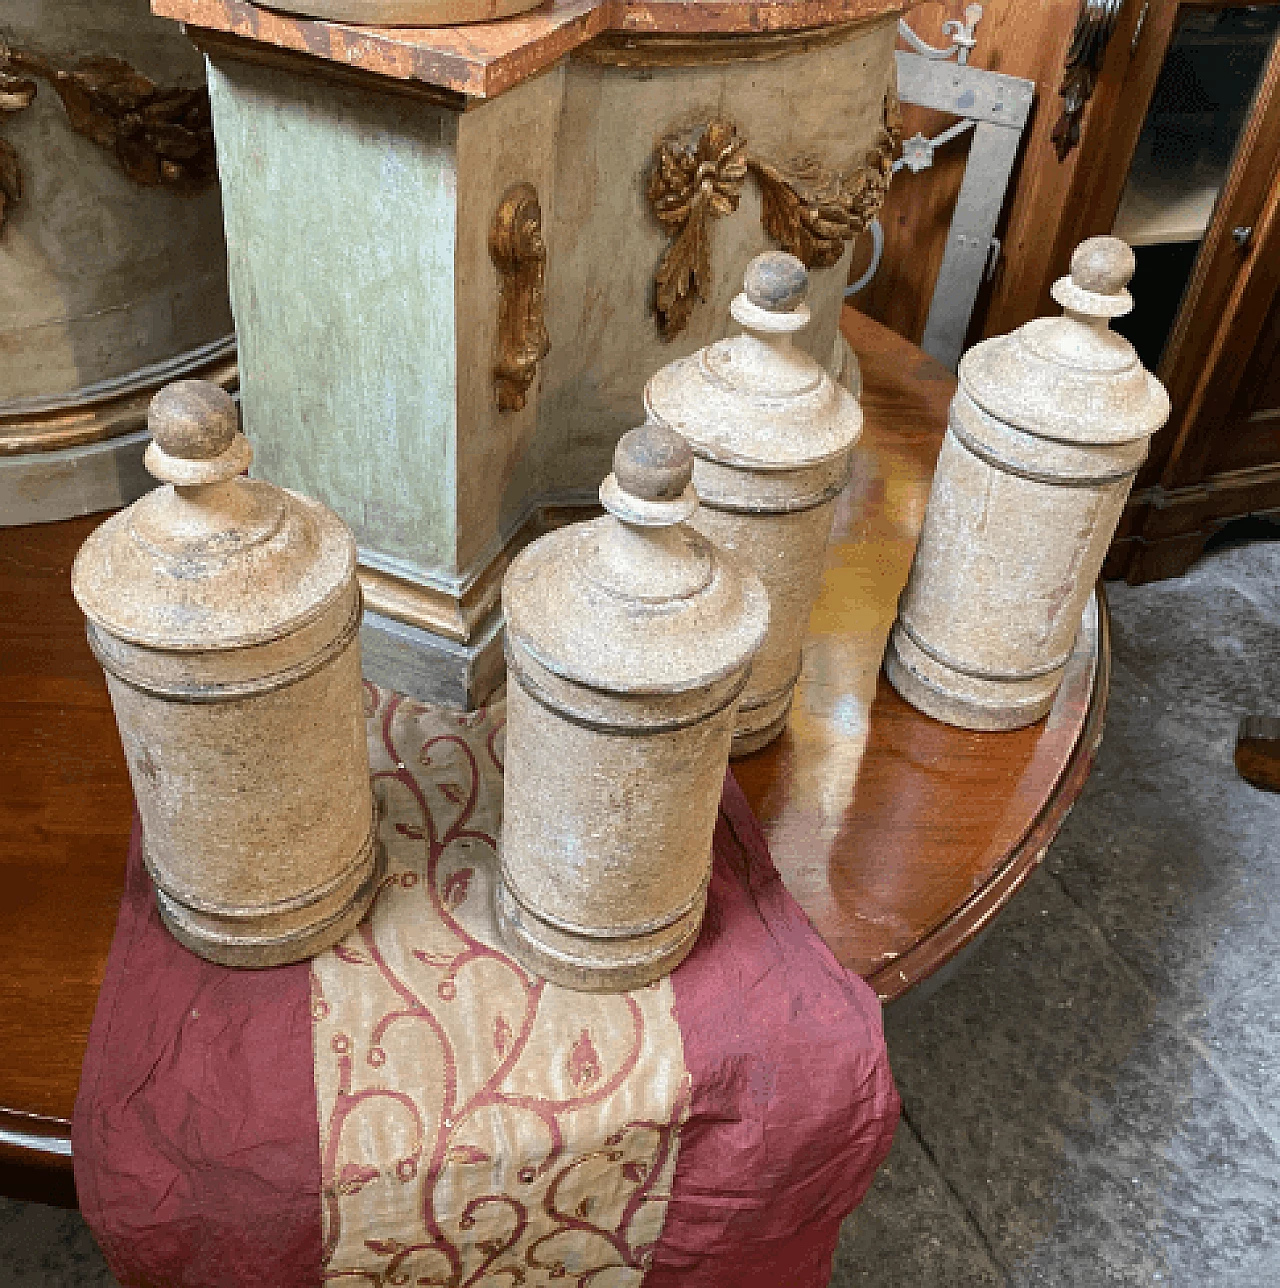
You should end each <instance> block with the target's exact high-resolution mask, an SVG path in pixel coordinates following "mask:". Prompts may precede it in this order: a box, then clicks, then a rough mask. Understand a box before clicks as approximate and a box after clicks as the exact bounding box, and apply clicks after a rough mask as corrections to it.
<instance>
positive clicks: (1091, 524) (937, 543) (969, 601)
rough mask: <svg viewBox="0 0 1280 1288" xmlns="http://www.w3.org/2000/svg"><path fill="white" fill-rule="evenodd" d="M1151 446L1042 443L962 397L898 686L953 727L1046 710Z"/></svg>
mask: <svg viewBox="0 0 1280 1288" xmlns="http://www.w3.org/2000/svg"><path fill="white" fill-rule="evenodd" d="M1147 441H1148V440H1147V438H1146V436H1145V435H1144V436H1143V437H1141V438H1139V439H1135V440H1131V441H1128V442H1120V443H1110V444H1089V443H1065V442H1059V441H1054V440H1050V439H1045V438H1040V437H1038V436H1036V435H1034V434H1030V433H1027V432H1025V431H1023V430H1019V429H1016V428H1014V427H1013V426H1012V425H1008V424H1006V423H1004V422H1003V421H1000V420H998V419H996V418H995V417H993V416H990V415H988V414H987V413H986V412H984V411H983V410H982V409H981V408H980V407H979V406H978V405H977V404H976V403H975V402H974V401H973V400H972V398H970V397H969V395H968V394H967V393H966V392H965V390H964V388H963V387H962V388H961V389H960V391H959V392H958V393H957V394H956V397H955V400H954V401H953V403H952V407H951V417H950V424H949V426H948V429H947V435H946V439H945V441H944V443H943V447H942V452H941V454H940V455H939V457H938V465H937V469H936V472H935V474H934V479H933V490H932V492H931V494H930V497H929V505H928V509H927V511H926V515H925V522H924V527H923V530H922V531H921V534H920V542H919V545H918V546H917V547H916V554H915V559H914V562H913V563H912V567H911V574H910V577H909V579H908V581H907V587H906V589H905V591H904V592H903V595H902V599H901V601H900V604H899V609H898V619H897V621H896V622H895V623H894V626H893V630H892V632H891V634H890V637H889V645H888V649H887V652H886V655H885V671H886V674H887V675H888V677H889V680H890V681H891V683H892V684H893V686H894V688H896V689H897V690H898V692H899V693H901V694H902V695H903V697H905V698H906V699H907V700H908V701H909V702H911V704H912V705H913V706H915V707H917V708H918V709H919V710H921V711H924V712H925V713H926V714H928V715H931V716H933V717H935V718H936V719H939V720H943V721H946V722H947V723H948V724H953V725H959V726H961V727H962V728H968V729H981V730H998V729H1017V728H1021V727H1022V726H1024V725H1028V724H1032V723H1034V722H1035V721H1036V720H1038V719H1040V718H1041V717H1042V716H1043V715H1045V714H1046V713H1047V712H1048V710H1049V708H1050V707H1051V706H1052V704H1053V699H1054V695H1055V694H1056V693H1057V690H1058V686H1059V684H1060V683H1061V681H1062V676H1063V673H1064V670H1065V667H1066V663H1067V660H1068V658H1069V657H1070V654H1071V650H1072V648H1073V646H1074V644H1075V639H1076V634H1077V632H1078V630H1079V627H1080V620H1081V615H1082V613H1083V611H1084V606H1085V604H1086V602H1087V601H1088V598H1089V595H1090V592H1091V591H1092V589H1093V586H1094V583H1095V582H1096V581H1097V578H1098V574H1099V572H1100V571H1101V569H1102V561H1103V559H1104V557H1105V555H1106V551H1107V547H1108V545H1109V544H1110V541H1111V536H1112V534H1113V532H1114V531H1115V527H1116V524H1117V522H1118V521H1119V518H1120V513H1121V510H1122V509H1123V508H1124V503H1125V499H1126V498H1127V496H1128V494H1129V489H1130V487H1131V485H1132V482H1133V476H1134V474H1135V473H1136V472H1137V469H1138V466H1139V465H1140V464H1141V463H1142V460H1143V458H1144V457H1145V456H1146V451H1147Z"/></svg>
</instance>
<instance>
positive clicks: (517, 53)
mask: <svg viewBox="0 0 1280 1288" xmlns="http://www.w3.org/2000/svg"><path fill="white" fill-rule="evenodd" d="M909 7H910V0H549V3H547V4H544V5H542V6H541V7H540V8H538V9H534V10H531V11H530V12H528V13H524V14H520V15H517V16H515V17H512V18H504V19H501V20H499V21H496V22H483V23H471V24H468V25H466V26H459V27H429V28H425V27H424V28H412V27H359V26H355V25H353V24H350V23H339V22H323V21H319V20H315V19H309V18H295V17H290V16H289V15H287V14H281V13H274V12H272V11H271V10H269V9H264V8H260V7H259V6H258V5H256V4H252V3H250V2H249V0H151V9H152V12H153V13H155V14H157V15H158V16H159V17H162V18H174V19H176V20H177V21H179V22H182V23H185V24H187V26H189V27H193V28H201V29H204V30H206V31H212V32H219V33H223V34H224V35H227V36H231V37H235V38H239V39H243V40H245V41H252V42H255V43H257V44H260V45H268V46H275V47H276V48H279V49H286V50H294V51H297V52H299V53H304V54H310V55H312V56H314V57H316V58H321V59H324V60H325V61H327V62H332V63H338V64H341V65H343V66H347V67H354V68H359V69H361V70H363V71H368V72H373V73H375V74H376V75H380V76H387V77H390V78H392V79H395V80H404V81H418V82H422V83H424V84H426V85H430V86H434V87H436V88H438V89H443V90H448V91H453V92H455V93H459V94H464V95H466V96H468V97H472V98H493V97H495V96H496V95H498V94H501V93H503V92H504V91H505V90H508V89H510V88H511V87H512V86H514V85H517V84H519V83H520V82H521V81H523V80H526V79H528V78H529V77H530V76H534V75H536V74H537V73H538V72H540V71H542V70H544V69H545V68H547V67H549V66H550V65H551V64H552V63H554V62H555V61H557V60H558V59H560V58H562V57H563V56H564V55H565V54H568V53H571V52H572V51H573V50H574V49H577V48H578V47H579V46H581V45H584V44H586V43H587V42H589V41H591V40H594V39H595V38H597V37H600V36H608V35H610V34H611V33H612V34H614V35H618V36H627V37H634V38H635V39H637V40H642V39H644V38H646V37H695V38H696V37H702V36H712V37H725V36H741V37H744V38H745V39H744V42H743V43H744V49H743V55H744V56H748V57H749V56H750V54H749V50H748V49H747V48H746V46H748V45H749V43H750V38H751V37H767V36H774V37H777V36H778V35H781V34H785V33H791V32H795V33H806V32H808V33H810V34H817V33H818V32H820V31H821V30H822V29H824V28H832V27H841V26H846V25H848V24H851V23H857V22H863V21H867V20H869V19H872V18H879V17H884V16H885V15H891V14H898V13H902V12H903V11H905V10H906V9H907V8H909ZM719 56H720V57H723V53H722V52H721V53H720V54H719Z"/></svg>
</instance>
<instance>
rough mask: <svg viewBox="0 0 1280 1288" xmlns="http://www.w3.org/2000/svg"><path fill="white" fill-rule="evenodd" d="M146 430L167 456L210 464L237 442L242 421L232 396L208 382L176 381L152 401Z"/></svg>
mask: <svg viewBox="0 0 1280 1288" xmlns="http://www.w3.org/2000/svg"><path fill="white" fill-rule="evenodd" d="M147 428H148V429H149V430H150V431H151V436H152V438H154V439H155V441H156V443H157V444H158V445H159V447H160V450H161V451H162V452H164V454H165V455H166V456H171V457H176V458H177V459H179V460H183V461H207V460H210V459H211V458H213V457H215V456H221V455H222V453H223V452H225V451H226V450H227V449H228V448H229V447H230V446H231V445H232V443H234V442H235V437H236V432H237V431H238V430H239V428H240V417H239V415H238V414H237V412H236V404H235V401H234V400H233V399H232V397H231V395H230V394H229V393H227V391H226V390H225V389H223V388H222V387H221V386H219V385H215V384H211V383H210V382H209V381H207V380H177V381H174V383H173V384H171V385H166V386H165V387H164V388H163V389H161V390H160V392H159V393H158V394H156V396H155V397H154V398H153V399H152V400H151V406H150V408H149V409H148V411H147Z"/></svg>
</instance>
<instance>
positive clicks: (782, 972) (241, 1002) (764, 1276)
mask: <svg viewBox="0 0 1280 1288" xmlns="http://www.w3.org/2000/svg"><path fill="white" fill-rule="evenodd" d="M672 985H673V989H674V993H675V1001H676V1016H677V1020H678V1022H679V1025H680V1031H681V1037H682V1040H683V1043H684V1055H685V1062H686V1065H687V1067H688V1070H689V1073H690V1075H691V1077H692V1106H691V1110H690V1113H689V1117H688V1120H687V1122H686V1123H685V1124H684V1126H683V1127H682V1128H681V1130H680V1141H679V1153H678V1161H677V1166H676V1173H675V1181H674V1185H673V1190H672V1195H671V1201H670V1204H669V1206H668V1209H667V1217H666V1223H665V1226H664V1229H663V1233H662V1236H661V1239H660V1240H659V1243H658V1246H657V1248H656V1249H655V1253H654V1257H653V1262H652V1265H651V1268H650V1269H649V1271H648V1272H647V1274H645V1276H644V1285H645V1288H825V1285H826V1284H827V1281H828V1279H829V1277H830V1272H831V1258H832V1254H833V1251H834V1248H835V1241H836V1237H837V1235H838V1232H839V1227H840V1222H841V1220H842V1219H843V1218H844V1217H845V1216H846V1215H847V1214H848V1213H849V1212H850V1211H852V1209H853V1208H854V1207H855V1206H856V1205H857V1203H858V1202H859V1201H860V1200H861V1199H862V1196H863V1195H864V1194H865V1192H866V1189H867V1187H868V1186H869V1185H870V1183H871V1179H872V1177H873V1176H874V1174H875V1171H876V1168H877V1167H878V1166H879V1165H880V1163H881V1162H882V1161H883V1159H884V1157H885V1155H886V1154H887V1153H888V1150H889V1146H890V1144H891V1142H892V1139H893V1132H894V1128H895V1126H896V1123H897V1119H898V1113H899V1103H898V1097H897V1093H896V1091H895V1090H894V1087H893V1081H892V1077H891V1075H890V1072H889V1066H888V1057H887V1054H886V1052H885V1048H884V1042H883V1037H882V1033H881V1026H880V1010H879V1005H878V1003H877V1001H876V999H875V997H874V995H873V994H872V992H871V990H870V989H869V988H868V987H867V985H866V984H865V983H864V982H863V981H862V980H861V979H858V978H857V977H855V976H853V975H851V974H849V973H848V972H846V971H844V970H843V969H841V967H840V966H839V965H838V963H837V962H836V961H835V959H834V958H833V957H832V955H831V953H830V951H829V950H828V949H827V947H826V946H825V944H823V942H822V941H821V940H820V939H819V938H818V936H817V934H816V933H815V932H814V930H813V929H812V927H811V926H810V925H809V923H808V921H807V919H806V918H805V916H804V914H803V913H802V912H801V911H800V909H799V907H798V906H797V905H796V904H795V902H794V901H793V900H792V899H791V897H790V896H789V895H788V894H787V893H786V891H785V889H784V888H783V886H782V882H781V880H780V879H779V877H778V874H777V871H776V870H775V869H774V867H773V863H772V861H771V859H770V857H769V853H768V847H767V845H766V843H765V840H764V837H763V835H762V833H761V831H760V828H759V825H758V824H757V823H756V820H755V819H754V817H753V816H752V814H751V811H750V809H749V807H748V806H747V804H746V801H745V799H744V797H743V796H742V793H741V791H740V790H739V788H738V786H737V784H736V782H734V781H733V778H732V776H730V777H729V778H728V779H727V780H726V785H725V795H724V799H723V801H722V804H721V816H720V820H719V823H718V825H717V828H716V835H715V865H714V870H713V876H712V883H711V890H710V897H709V901H708V912H707V920H706V923H705V925H704V928H703V932H702V936H701V938H700V939H699V942H698V946H697V947H696V949H695V950H694V952H693V954H692V955H691V956H690V957H689V959H688V960H687V961H686V962H685V963H684V965H682V966H681V967H680V969H679V970H677V971H676V973H675V974H674V976H673V977H672ZM310 1000H311V999H310V988H309V970H308V967H307V965H306V964H305V963H303V964H301V965H297V966H289V967H282V968H278V969H275V970H269V971H232V970H227V969H225V968H223V967H219V966H214V965H211V964H210V963H207V962H204V961H202V960H200V959H199V958H197V957H195V956H193V955H192V954H191V953H189V952H187V951H186V950H185V949H184V948H182V947H181V946H180V945H179V944H178V943H177V942H176V941H175V940H173V939H172V938H171V937H170V936H169V935H168V933H167V932H166V931H165V930H164V928H163V926H162V925H161V923H160V920H159V916H158V914H157V912H156V908H155V899H154V895H153V893H152V890H151V885H150V882H149V880H148V878H147V876H146V872H145V870H144V869H143V866H142V862H141V856H140V848H139V838H138V836H137V835H136V833H135V836H134V842H133V845H132V847H131V850H130V855H129V870H128V877H127V882H126V888H125V894H124V899H123V902H122V905H121V911H120V918H119V922H118V924H117V927H116V934H115V939H114V941H113V943H112V947H111V953H110V956H109V958H108V962H107V970H106V976H105V978H104V981H103V986H102V991H101V994H100V997H99V1001H98V1010H97V1013H96V1015H95V1017H94V1022H93V1029H92V1032H91V1034H90V1040H89V1047H88V1050H87V1052H86V1056H85V1063H84V1067H83V1070H82V1074H81V1084H80V1094H79V1098H78V1100H77V1103H76V1111H75V1121H74V1124H73V1130H72V1146H73V1150H74V1156H75V1174H76V1186H77V1190H78V1193H79V1197H80V1205H81V1209H82V1210H83V1212H84V1215H85V1218H86V1220H87V1221H88V1222H89V1225H90V1227H91V1228H92V1230H93V1232H94V1234H95V1236H96V1237H97V1239H98V1241H99V1244H100V1245H101V1246H102V1249H103V1251H104V1253H105V1255H106V1257H107V1261H108V1263H109V1264H110V1266H111V1269H112V1272H113V1273H114V1274H115V1276H116V1278H117V1279H118V1280H119V1281H120V1283H121V1284H122V1285H124V1286H125V1288H160V1286H161V1285H163V1286H164V1288H174V1286H178V1288H206V1286H208V1288H214V1286H215V1285H216V1288H240V1286H241V1285H243V1286H244V1288H250V1286H252V1288H258V1286H259V1285H263V1284H270V1285H272V1288H315V1286H316V1285H319V1284H320V1282H321V1276H322V1269H321V1265H322V1250H321V1225H320V1219H321V1213H320V1202H321V1199H320V1159H319V1147H318V1140H319V1134H318V1127H317V1121H316V1096H315V1087H314V1078H313V1058H312V1049H311V1034H312V1028H311V1020H310Z"/></svg>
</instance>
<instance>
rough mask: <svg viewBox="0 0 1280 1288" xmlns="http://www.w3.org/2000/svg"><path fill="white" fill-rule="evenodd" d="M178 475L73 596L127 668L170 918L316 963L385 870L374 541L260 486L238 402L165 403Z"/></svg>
mask: <svg viewBox="0 0 1280 1288" xmlns="http://www.w3.org/2000/svg"><path fill="white" fill-rule="evenodd" d="M148 423H149V426H150V429H151V432H152V435H153V442H152V443H151V444H150V446H149V447H148V448H147V453H146V457H145V461H146V465H147V468H148V469H149V470H150V471H151V473H152V474H154V475H155V476H156V478H158V479H161V480H162V481H164V482H165V483H166V484H167V486H164V487H161V488H158V489H157V490H156V491H154V492H151V493H149V494H148V495H147V496H145V497H143V498H142V500H140V501H138V502H137V503H136V504H134V505H133V506H131V507H130V508H129V509H127V510H124V511H122V512H121V513H119V514H117V515H114V516H113V517H112V518H110V519H108V520H107V521H106V522H105V523H104V524H103V525H102V526H101V527H100V528H98V529H97V530H96V531H95V532H94V533H93V535H92V536H91V537H90V538H89V539H88V541H86V542H85V543H84V545H83V546H82V547H81V549H80V552H79V554H78V555H77V556H76V561H75V565H74V567H73V568H72V572H71V579H72V589H73V590H74V592H75V597H76V601H77V602H78V603H79V605H80V607H81V609H82V610H83V612H84V614H85V616H86V617H87V618H88V635H89V644H90V646H91V647H92V649H93V651H94V653H95V655H96V656H97V658H98V661H99V662H101V663H102V667H103V669H104V670H105V671H106V675H107V687H108V689H109V690H110V693H111V702H112V706H113V707H114V708H115V714H116V722H117V724H118V725H119V727H120V738H121V741H122V742H123V744H124V751H125V756H126V758H127V760H128V764H129V773H130V776H131V778H132V780H133V790H134V795H135V796H136V798H137V803H138V813H139V815H140V816H141V819H142V835H143V857H144V859H145V861H146V865H147V869H148V871H149V872H150V874H151V877H152V879H153V881H154V882H155V886H156V900H157V903H158V905H159V909H160V915H161V917H162V918H163V919H164V923H165V925H166V926H168V928H169V930H170V931H172V933H173V934H174V936H175V937H176V938H177V939H178V940H179V941H181V942H182V943H183V944H185V945H186V946H187V947H188V948H190V949H192V950H193V951H194V952H197V953H199V954H200V956H202V957H206V958H208V959H209V960H210V961H215V962H220V963H222V964H223V965H226V966H274V965H278V964H280V963H282V962H289V961H297V960H299V959H300V958H303V957H309V956H312V955H314V954H315V953H317V952H319V951H320V950H321V949H323V948H327V947H329V946H330V945H331V944H333V943H335V942H336V941H337V940H338V939H340V938H341V937H342V936H343V935H344V934H345V933H346V932H347V931H348V930H349V929H350V928H351V927H352V926H353V925H355V923H356V922H357V921H358V920H359V919H360V917H361V916H362V915H363V913H364V911H365V909H366V908H367V907H368V904H369V901H370V899H371V897H372V895H373V891H374V887H375V885H376V881H377V876H378V867H379V863H380V861H381V851H380V849H379V847H378V845H377V841H376V828H375V825H376V815H375V811H374V804H373V796H372V792H371V789H370V784H369V759H368V748H367V745H366V740H365V724H364V718H363V713H362V693H361V679H360V648H359V639H358V632H359V627H360V612H361V600H360V589H359V586H358V584H357V582H356V579H355V558H356V551H355V543H354V541H353V539H352V536H351V533H350V532H349V531H348V530H347V528H346V526H345V525H344V524H343V523H342V521H341V520H340V519H339V518H338V517H337V516H336V515H335V514H333V513H331V512H330V511H329V510H327V509H325V508H324V507H323V506H321V505H318V504H317V503H315V502H314V501H309V500H307V499H306V498H304V497H301V496H298V495H296V494H295V493H292V492H287V491H285V490H283V489H281V488H277V487H273V486H272V485H271V484H269V483H265V482H263V481H261V480H258V479H249V478H244V477H241V475H242V473H243V471H244V470H245V469H246V468H247V467H248V465H249V462H250V460H251V458H252V455H253V453H252V450H251V448H250V447H249V444H248V441H247V440H246V439H245V437H244V435H243V434H241V433H240V432H239V430H238V427H237V413H236V408H235V404H234V403H233V402H232V400H231V398H230V397H229V396H228V395H227V393H226V392H225V391H224V390H222V389H220V388H218V387H217V386H216V385H211V384H207V383H204V382H202V381H181V382H179V383H177V384H173V385H170V386H168V387H167V388H165V389H163V390H161V392H160V393H159V394H157V395H156V397H155V399H154V400H153V402H152V404H151V411H150V415H149V421H148Z"/></svg>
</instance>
